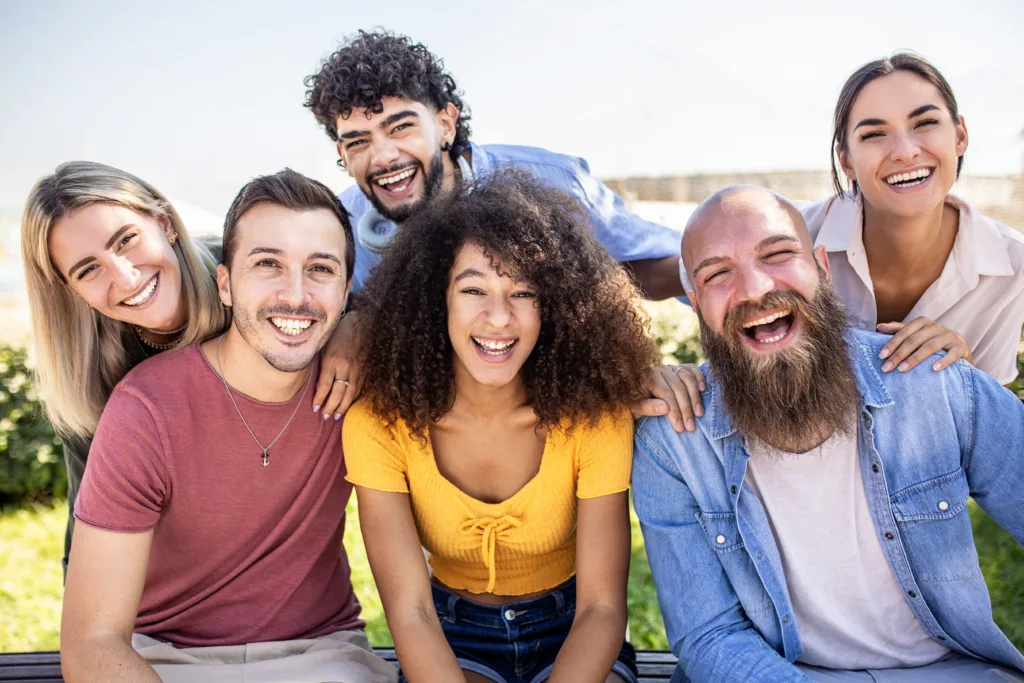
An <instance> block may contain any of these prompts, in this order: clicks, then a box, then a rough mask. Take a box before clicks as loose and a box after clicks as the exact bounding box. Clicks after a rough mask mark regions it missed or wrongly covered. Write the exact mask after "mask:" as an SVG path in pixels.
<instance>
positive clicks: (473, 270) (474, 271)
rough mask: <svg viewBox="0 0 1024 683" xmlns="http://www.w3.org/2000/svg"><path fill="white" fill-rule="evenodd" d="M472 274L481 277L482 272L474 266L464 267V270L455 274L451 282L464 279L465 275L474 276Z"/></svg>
mask: <svg viewBox="0 0 1024 683" xmlns="http://www.w3.org/2000/svg"><path fill="white" fill-rule="evenodd" d="M474 276H475V277H483V276H484V274H483V273H481V272H480V271H479V270H477V269H476V268H466V269H465V270H464V271H462V272H461V273H459V274H458V275H456V276H455V279H454V280H453V282H458V281H459V280H465V279H466V278H467V277H474Z"/></svg>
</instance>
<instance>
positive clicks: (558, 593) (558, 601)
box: [550, 588, 565, 614]
mask: <svg viewBox="0 0 1024 683" xmlns="http://www.w3.org/2000/svg"><path fill="white" fill-rule="evenodd" d="M550 595H551V597H553V598H554V599H555V611H557V612H558V613H559V614H565V595H563V594H562V589H561V588H556V589H555V590H553V591H551V593H550Z"/></svg>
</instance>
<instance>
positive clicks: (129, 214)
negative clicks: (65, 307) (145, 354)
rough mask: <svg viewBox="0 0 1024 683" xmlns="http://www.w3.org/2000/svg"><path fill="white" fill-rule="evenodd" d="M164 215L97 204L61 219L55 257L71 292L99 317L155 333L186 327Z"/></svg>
mask: <svg viewBox="0 0 1024 683" xmlns="http://www.w3.org/2000/svg"><path fill="white" fill-rule="evenodd" d="M173 234H174V231H173V230H172V228H171V223H170V220H169V219H167V217H165V216H160V217H158V218H152V217H150V216H147V215H144V214H140V213H136V212H135V211H132V210H131V209H128V208H126V207H124V206H120V205H117V204H107V203H101V202H96V203H93V204H89V205H87V206H84V207H82V208H80V209H76V210H74V211H72V212H71V213H69V214H67V215H66V216H64V217H63V218H61V219H60V220H59V221H57V223H56V224H55V225H54V226H53V229H52V230H51V231H50V235H49V250H50V259H51V260H52V261H53V264H54V266H56V268H57V270H58V271H59V272H60V274H61V275H62V276H63V277H64V280H65V282H66V283H67V286H68V288H69V289H71V291H72V292H74V293H75V294H77V295H78V296H80V297H82V300H84V301H85V302H86V303H87V304H89V305H90V306H92V307H93V308H94V309H95V310H96V311H97V312H98V313H100V314H102V315H105V316H107V317H108V318H113V319H114V320H120V321H122V322H126V323H129V324H133V325H139V326H140V327H145V328H148V329H151V330H154V331H158V332H160V331H170V330H176V329H178V328H179V327H181V326H182V325H183V324H184V323H185V316H186V311H185V308H186V307H185V304H184V298H183V297H182V296H181V266H180V265H179V263H178V257H177V256H176V255H175V253H174V248H173V247H172V246H171V243H170V242H169V239H170V238H171V237H172V235H173Z"/></svg>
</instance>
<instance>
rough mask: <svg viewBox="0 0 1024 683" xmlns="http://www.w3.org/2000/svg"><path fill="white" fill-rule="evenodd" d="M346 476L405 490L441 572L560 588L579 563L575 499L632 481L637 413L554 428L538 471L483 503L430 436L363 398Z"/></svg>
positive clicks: (456, 579) (531, 589)
mask: <svg viewBox="0 0 1024 683" xmlns="http://www.w3.org/2000/svg"><path fill="white" fill-rule="evenodd" d="M342 439H343V444H344V450H345V465H346V468H347V470H348V474H347V475H346V479H348V481H350V482H352V483H353V484H355V485H357V486H364V487H366V488H370V489H375V490H378V491H388V492H392V493H408V494H409V499H410V503H411V506H412V512H413V517H414V518H415V520H416V528H417V529H418V531H419V535H420V542H421V543H422V544H423V546H424V547H425V548H426V549H427V551H428V552H429V553H430V558H429V562H430V566H431V568H432V569H433V571H434V576H435V577H437V579H438V580H439V581H440V582H441V583H443V584H445V585H446V586H448V587H450V588H455V589H458V590H465V591H469V592H471V593H493V594H495V595H508V596H518V595H526V594H528V593H536V592H539V591H544V590H548V589H550V588H554V587H556V586H558V585H560V584H562V583H564V582H565V581H568V580H569V579H570V578H571V577H572V576H573V575H574V574H575V573H576V500H577V498H596V497H598V496H604V495H608V494H612V493H619V492H621V491H625V490H627V489H628V488H629V476H630V472H631V469H632V464H633V418H632V416H631V415H630V414H629V412H628V411H623V412H621V413H618V414H615V415H606V416H605V417H603V418H602V419H601V421H600V422H599V423H598V424H597V425H596V426H594V427H589V428H588V427H584V426H579V427H577V428H576V429H574V430H573V431H572V432H571V433H570V434H569V435H568V436H566V434H565V433H563V432H560V431H559V432H554V431H552V432H549V434H548V439H547V443H546V444H545V446H544V453H543V455H542V456H541V462H540V468H539V469H538V471H537V474H536V475H535V476H534V477H533V479H531V480H530V481H528V482H527V483H526V484H525V485H524V486H523V487H522V488H521V489H519V491H517V492H516V493H515V494H514V495H513V496H512V497H511V498H508V499H507V500H505V501H503V502H501V503H484V502H482V501H480V500H477V499H476V498H473V497H471V496H469V495H467V494H466V493H464V492H463V491H462V490H461V489H459V488H458V487H456V486H455V485H454V484H452V483H451V482H450V481H448V480H447V479H445V478H444V476H443V475H442V474H441V472H440V471H439V470H438V469H437V464H436V462H435V461H434V453H433V450H432V448H431V446H430V444H429V441H428V443H427V445H425V446H424V445H422V444H421V443H420V442H419V441H417V440H416V439H414V438H412V437H410V436H409V430H408V428H407V427H406V426H405V423H404V422H401V421H399V422H398V423H396V424H395V425H393V426H392V427H391V428H390V429H389V428H388V427H386V426H385V425H384V423H383V422H382V421H381V420H380V419H379V418H378V417H377V416H376V415H375V414H374V413H373V412H372V411H371V409H370V406H369V404H368V402H366V401H359V402H357V403H356V404H355V405H353V406H352V407H351V408H350V409H349V411H348V413H347V414H346V415H345V424H344V426H343V428H342Z"/></svg>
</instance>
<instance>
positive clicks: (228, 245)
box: [223, 168, 356, 280]
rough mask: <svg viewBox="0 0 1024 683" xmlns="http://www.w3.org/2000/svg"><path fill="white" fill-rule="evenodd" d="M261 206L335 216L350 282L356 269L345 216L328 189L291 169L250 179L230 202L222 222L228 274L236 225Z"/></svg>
mask: <svg viewBox="0 0 1024 683" xmlns="http://www.w3.org/2000/svg"><path fill="white" fill-rule="evenodd" d="M260 202H268V203H270V204H277V205H278V206H283V207H284V208H286V209H292V210H293V211H315V210H316V209H327V210H328V211H330V212H332V213H333V214H334V215H335V216H337V218H338V220H339V221H340V222H341V227H342V228H344V230H345V270H346V273H347V275H348V279H349V280H351V279H352V271H353V269H354V268H355V265H356V245H355V238H354V237H353V236H352V222H351V221H350V220H349V218H348V212H347V211H345V208H344V207H343V206H342V205H341V202H340V201H338V198H337V197H336V196H334V193H333V192H332V191H331V189H330V188H329V187H327V186H326V185H324V184H323V183H321V182H318V181H316V180H313V179H312V178H307V177H306V176H304V175H302V174H301V173H296V172H295V171H293V170H292V169H290V168H286V169H284V170H283V171H278V172H277V173H275V174H274V175H265V176H260V177H259V178H253V179H252V180H250V181H249V182H248V183H246V185H245V187H243V188H242V189H241V190H239V191H238V196H237V197H235V200H234V201H233V202H231V208H230V209H228V215H227V217H226V218H225V219H224V257H223V261H224V265H225V266H227V268H228V270H231V259H232V258H233V257H234V255H235V250H236V249H237V248H238V221H239V219H241V217H242V216H243V215H244V214H245V212H246V211H248V210H249V209H251V208H252V207H254V206H255V205H256V204H259V203H260Z"/></svg>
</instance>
